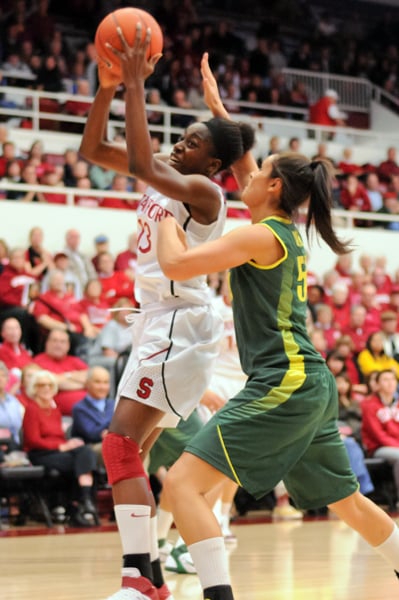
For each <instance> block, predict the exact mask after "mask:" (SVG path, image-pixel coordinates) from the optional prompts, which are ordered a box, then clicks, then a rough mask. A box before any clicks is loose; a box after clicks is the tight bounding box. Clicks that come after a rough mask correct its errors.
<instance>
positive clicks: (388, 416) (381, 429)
mask: <svg viewBox="0 0 399 600" xmlns="http://www.w3.org/2000/svg"><path fill="white" fill-rule="evenodd" d="M361 407H362V441H363V445H364V447H365V448H366V449H367V450H368V452H370V453H373V452H375V451H376V450H377V448H381V447H382V446H393V447H395V448H399V406H398V403H397V402H393V404H391V405H390V406H387V405H385V404H384V403H383V402H382V401H381V399H380V397H379V396H377V395H373V396H370V397H369V398H366V399H365V400H363V402H362V403H361Z"/></svg>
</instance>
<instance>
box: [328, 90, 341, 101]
mask: <svg viewBox="0 0 399 600" xmlns="http://www.w3.org/2000/svg"><path fill="white" fill-rule="evenodd" d="M324 95H325V96H327V98H332V99H333V100H338V97H339V96H338V94H337V92H336V91H335V90H326V93H325V94H324Z"/></svg>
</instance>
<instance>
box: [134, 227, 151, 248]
mask: <svg viewBox="0 0 399 600" xmlns="http://www.w3.org/2000/svg"><path fill="white" fill-rule="evenodd" d="M138 225H139V228H140V232H139V234H138V236H137V248H138V250H140V252H142V253H143V254H147V252H150V250H151V229H150V226H149V225H148V223H146V222H145V221H144V222H143V221H142V220H141V219H139V220H138Z"/></svg>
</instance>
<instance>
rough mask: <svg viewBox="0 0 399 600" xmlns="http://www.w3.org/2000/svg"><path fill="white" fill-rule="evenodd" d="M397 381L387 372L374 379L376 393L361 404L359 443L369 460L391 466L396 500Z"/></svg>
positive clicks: (398, 479) (398, 446) (398, 445)
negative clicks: (379, 461) (381, 461)
mask: <svg viewBox="0 0 399 600" xmlns="http://www.w3.org/2000/svg"><path fill="white" fill-rule="evenodd" d="M397 386H398V380H397V377H396V375H395V373H394V372H393V371H391V370H382V371H380V372H379V373H378V374H377V375H376V391H375V392H374V393H372V395H371V396H370V397H369V398H366V399H365V400H363V402H362V404H361V409H362V429H361V434H362V442H363V447H364V448H365V450H366V452H367V454H368V455H369V456H375V457H376V458H383V459H385V460H387V461H388V462H389V463H390V464H391V465H392V472H393V477H394V480H395V485H396V497H397V498H399V419H398V399H397V396H396V390H397Z"/></svg>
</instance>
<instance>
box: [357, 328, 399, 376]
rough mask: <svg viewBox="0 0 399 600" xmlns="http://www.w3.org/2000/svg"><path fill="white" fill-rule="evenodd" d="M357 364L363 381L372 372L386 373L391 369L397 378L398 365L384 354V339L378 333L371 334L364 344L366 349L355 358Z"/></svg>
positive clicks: (398, 373) (398, 372)
mask: <svg viewBox="0 0 399 600" xmlns="http://www.w3.org/2000/svg"><path fill="white" fill-rule="evenodd" d="M357 364H358V367H359V370H360V374H361V376H362V377H363V381H366V379H367V377H368V376H369V375H370V373H371V372H372V371H386V370H387V369H391V370H392V371H393V372H394V373H395V374H396V376H397V377H399V363H398V362H397V361H396V360H395V359H394V358H392V357H391V356H388V355H387V354H385V351H384V338H383V336H382V333H381V332H380V331H376V332H374V333H372V334H371V335H370V336H369V337H368V339H367V342H366V347H365V349H364V350H362V351H361V352H360V353H359V355H358V357H357Z"/></svg>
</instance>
